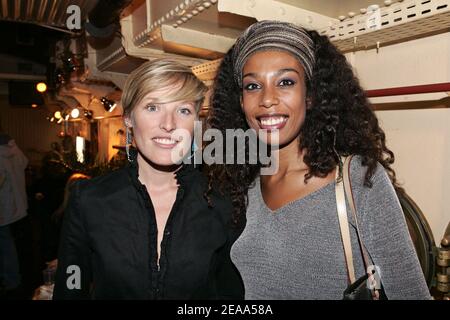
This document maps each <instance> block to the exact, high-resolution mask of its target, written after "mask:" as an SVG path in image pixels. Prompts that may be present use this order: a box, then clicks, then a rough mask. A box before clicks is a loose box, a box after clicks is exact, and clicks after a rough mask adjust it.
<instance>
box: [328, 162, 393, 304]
mask: <svg viewBox="0 0 450 320" xmlns="http://www.w3.org/2000/svg"><path fill="white" fill-rule="evenodd" d="M352 157H353V156H348V157H346V158H341V162H340V163H339V167H338V168H337V170H336V205H337V211H338V219H339V227H340V232H341V239H342V244H343V247H344V254H345V263H346V265H347V276H348V281H349V285H348V286H347V288H346V289H345V290H344V293H343V300H387V297H386V294H385V292H384V289H383V286H382V284H381V283H380V289H376V284H375V283H374V282H373V280H374V275H375V272H376V269H373V271H372V274H369V273H368V271H367V270H368V266H369V263H368V261H369V259H368V253H367V250H366V248H365V247H364V245H363V243H362V241H361V237H360V232H359V227H358V219H357V211H356V207H355V201H354V198H353V193H352V188H351V180H350V161H351V159H352ZM346 198H347V200H348V202H349V204H350V208H351V212H352V216H353V218H354V220H355V226H356V235H357V237H358V243H359V246H360V248H361V253H362V257H363V261H364V270H366V274H365V275H363V276H362V277H360V278H359V279H357V280H356V277H355V269H354V265H353V253H352V246H351V240H350V231H349V226H348V218H347V206H346V203H345V199H346ZM369 278H370V279H371V284H372V285H371V286H369V285H368V280H369ZM370 287H372V288H370Z"/></svg>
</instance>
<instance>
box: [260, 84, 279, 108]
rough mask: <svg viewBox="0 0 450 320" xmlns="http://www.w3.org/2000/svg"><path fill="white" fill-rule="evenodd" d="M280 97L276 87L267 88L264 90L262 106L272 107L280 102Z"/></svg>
mask: <svg viewBox="0 0 450 320" xmlns="http://www.w3.org/2000/svg"><path fill="white" fill-rule="evenodd" d="M279 102H280V101H279V99H278V97H277V94H276V92H275V90H274V89H271V88H265V89H264V91H263V96H262V100H261V106H263V107H265V108H270V107H272V106H274V105H277V104H278V103H279Z"/></svg>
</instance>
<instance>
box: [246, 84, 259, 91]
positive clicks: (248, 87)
mask: <svg viewBox="0 0 450 320" xmlns="http://www.w3.org/2000/svg"><path fill="white" fill-rule="evenodd" d="M258 88H259V86H258V85H257V84H256V83H249V84H247V85H245V86H244V90H247V91H252V90H255V89H258Z"/></svg>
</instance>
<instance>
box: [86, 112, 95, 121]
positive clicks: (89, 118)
mask: <svg viewBox="0 0 450 320" xmlns="http://www.w3.org/2000/svg"><path fill="white" fill-rule="evenodd" d="M93 115H94V113H93V112H92V111H91V110H84V116H85V117H86V119H88V120H91V119H92V117H93Z"/></svg>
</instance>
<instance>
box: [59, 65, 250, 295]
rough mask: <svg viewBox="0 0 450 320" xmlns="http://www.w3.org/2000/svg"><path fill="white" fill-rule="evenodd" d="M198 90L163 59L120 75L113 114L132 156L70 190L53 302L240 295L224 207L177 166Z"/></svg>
mask: <svg viewBox="0 0 450 320" xmlns="http://www.w3.org/2000/svg"><path fill="white" fill-rule="evenodd" d="M205 92H206V87H205V86H204V84H203V83H202V82H201V81H200V80H198V79H197V78H196V77H195V75H194V74H193V73H192V71H191V70H190V68H188V67H186V66H183V65H181V64H178V63H176V62H173V61H169V60H155V61H151V62H147V63H145V64H143V65H142V66H140V67H139V68H138V69H136V70H135V71H134V72H133V73H132V74H131V75H130V76H129V78H128V80H127V82H126V84H125V87H124V90H123V95H122V105H123V109H124V114H123V116H124V121H125V125H126V128H127V137H128V138H127V140H128V145H129V144H130V143H131V141H133V142H134V145H135V147H136V151H137V152H135V153H132V152H131V151H132V150H128V158H129V161H130V164H129V165H128V166H127V167H126V168H123V169H120V170H117V171H115V172H113V173H111V174H109V175H106V176H103V177H98V178H94V179H91V180H89V181H81V182H79V183H76V184H75V186H74V188H73V192H72V193H71V197H70V200H69V204H68V209H67V210H66V212H65V214H64V222H63V229H62V236H61V245H60V250H59V263H58V270H57V275H56V284H55V290H54V296H53V298H54V299H88V298H92V299H194V298H195V299H197V298H201V299H208V298H222V299H223V298H240V297H242V295H243V292H242V286H241V282H240V277H239V275H238V273H237V271H236V270H235V269H234V267H233V265H232V263H231V261H230V258H229V250H230V247H231V244H232V242H233V236H232V234H234V233H235V232H234V229H233V228H232V227H231V225H232V224H231V222H230V221H229V220H230V217H231V211H232V205H231V202H229V201H228V200H226V199H225V198H223V197H221V196H220V197H219V196H217V194H213V196H212V197H210V198H209V199H208V200H207V199H205V198H204V193H205V191H206V186H207V183H206V179H205V177H204V176H203V175H202V173H201V172H199V171H198V170H196V169H195V168H194V167H193V166H192V165H188V164H178V163H179V162H180V160H181V159H182V158H184V157H186V153H188V152H189V148H186V146H189V147H190V145H191V143H192V142H191V141H192V140H191V139H190V137H193V131H194V121H195V120H196V118H197V113H198V111H199V108H200V106H201V103H202V101H203V98H204V94H205ZM180 132H181V134H178V133H180ZM127 149H128V148H127Z"/></svg>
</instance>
